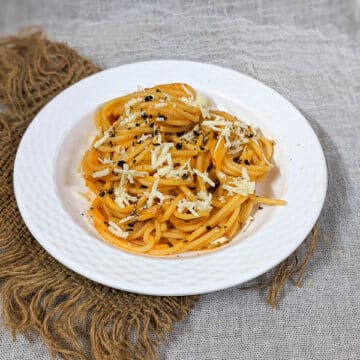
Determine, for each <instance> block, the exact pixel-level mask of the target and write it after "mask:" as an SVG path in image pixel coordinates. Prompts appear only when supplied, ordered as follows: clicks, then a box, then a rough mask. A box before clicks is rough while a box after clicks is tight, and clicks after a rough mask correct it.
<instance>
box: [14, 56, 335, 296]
mask: <svg viewBox="0 0 360 360" xmlns="http://www.w3.org/2000/svg"><path fill="white" fill-rule="evenodd" d="M165 62H166V63H182V64H188V65H189V64H190V65H192V64H195V65H202V66H203V65H205V66H210V67H214V68H220V69H222V70H226V71H230V72H233V73H234V74H236V76H238V75H241V76H243V77H245V78H248V79H250V80H251V81H255V82H256V84H257V85H261V86H262V87H263V88H266V89H267V90H268V91H269V90H270V91H271V92H272V93H274V94H275V95H276V96H278V97H281V99H282V101H285V102H286V103H287V106H289V107H290V108H291V110H292V111H295V112H297V113H298V115H300V117H301V118H302V120H303V125H306V127H307V130H308V131H310V132H312V135H313V140H315V141H316V142H317V144H316V145H317V147H318V149H317V150H320V151H319V152H318V155H319V156H320V157H321V164H319V166H321V167H322V170H323V171H322V175H323V178H322V189H321V190H322V197H321V200H320V201H319V202H318V207H317V209H316V213H315V212H314V214H313V216H312V218H313V219H314V221H312V226H311V227H310V229H307V230H306V234H307V235H308V234H309V233H310V231H311V229H312V227H313V226H314V224H315V223H316V221H317V219H318V218H319V216H320V213H321V210H322V208H323V205H324V202H325V198H326V193H327V186H328V170H327V164H326V157H325V154H324V151H323V149H322V146H321V143H320V140H319V138H318V136H317V135H316V133H315V131H314V129H313V128H312V126H311V124H310V123H309V121H308V120H307V119H306V117H305V116H304V115H303V114H302V113H301V112H300V110H299V109H298V108H297V107H296V106H295V105H294V104H292V102H290V101H289V100H288V99H287V98H285V97H284V96H283V95H281V94H280V93H279V92H278V91H276V90H275V89H273V88H272V87H270V86H268V85H267V84H264V83H263V82H261V81H260V80H257V79H255V78H252V77H251V76H249V75H247V74H244V73H242V72H239V71H237V70H234V69H231V68H227V67H223V66H218V65H214V64H209V63H202V62H196V61H188V60H176V59H170V60H168V59H164V60H149V61H140V62H134V63H128V64H122V65H119V66H116V67H113V68H109V69H105V70H102V71H100V72H97V73H95V74H92V75H90V76H88V77H85V78H84V79H82V80H80V81H78V82H76V83H74V84H72V85H71V86H69V87H68V88H66V89H64V90H63V91H61V92H59V94H57V95H56V96H55V97H54V98H53V99H51V100H50V101H49V102H48V103H47V104H46V105H45V106H44V107H43V108H42V109H41V110H40V111H39V112H38V113H37V114H36V115H35V117H34V118H33V120H32V121H31V122H30V124H29V125H28V127H27V129H26V130H25V132H24V134H23V136H22V139H21V141H20V143H19V146H18V149H17V152H16V156H15V161H14V170H13V186H14V193H15V198H16V202H17V206H18V208H19V211H20V214H21V216H22V219H23V221H24V222H25V224H26V226H27V228H28V229H29V231H30V232H31V234H32V235H33V236H34V238H35V239H36V240H37V242H38V243H39V244H40V245H41V246H42V247H43V248H44V249H45V250H46V251H47V252H48V253H49V254H50V255H51V256H52V257H54V258H55V259H57V260H58V261H59V262H61V263H62V264H63V265H64V266H65V267H67V268H69V269H70V270H72V271H75V272H76V273H79V274H80V275H82V276H84V277H86V278H88V279H90V280H92V281H95V282H98V283H101V284H103V285H105V286H109V287H112V288H117V289H121V290H125V291H129V292H135V293H141V294H147V295H160V296H182V295H195V294H202V293H209V292H213V291H217V290H222V289H225V288H228V287H232V286H236V285H239V284H241V283H244V282H246V281H249V280H251V279H253V278H255V277H257V276H259V275H261V274H263V273H265V272H267V271H268V270H270V269H272V268H273V267H275V266H276V265H277V264H279V263H280V262H281V261H283V260H284V259H285V258H286V257H288V256H289V255H290V254H291V253H292V252H293V251H295V249H296V248H297V247H298V246H299V245H300V244H301V243H302V242H303V241H304V240H305V238H306V236H305V238H304V239H302V240H299V241H298V242H294V243H293V248H292V250H291V252H290V253H288V251H286V253H288V254H286V255H282V256H280V257H281V259H280V260H279V258H280V257H279V258H277V259H276V260H275V261H273V262H272V263H271V264H270V265H266V266H263V267H259V270H257V271H253V273H249V274H248V276H243V277H242V279H241V281H239V282H236V281H234V278H231V279H226V280H223V281H222V283H221V284H222V285H219V284H217V285H215V286H213V287H211V286H209V285H208V284H205V286H202V287H201V286H197V287H196V289H195V288H193V289H191V290H189V291H187V292H184V291H180V292H177V291H172V292H168V291H159V289H158V288H157V287H155V288H152V287H151V286H150V285H149V286H148V287H147V288H146V289H139V288H137V286H131V287H127V286H121V287H118V286H114V284H113V283H111V282H107V281H106V279H103V278H102V277H101V276H100V277H98V276H96V274H92V275H91V276H89V274H88V273H87V272H84V271H83V270H82V269H81V267H77V266H74V265H73V264H71V266H70V265H69V263H68V262H67V260H66V258H64V256H62V254H58V253H57V254H54V253H53V251H52V248H51V246H49V244H48V243H46V242H44V241H42V240H41V238H42V235H41V234H40V233H39V232H38V230H37V229H36V227H34V226H33V222H32V221H31V217H29V216H28V213H27V211H26V209H25V208H24V207H23V204H22V201H21V195H20V188H19V185H18V182H17V176H18V175H17V174H18V171H19V170H18V167H19V157H20V156H21V151H22V144H23V143H24V139H25V138H26V137H27V134H28V133H29V129H30V128H31V126H32V124H33V123H34V122H35V120H36V119H37V118H41V114H42V112H43V110H44V109H45V108H48V107H49V106H51V105H52V104H53V103H54V102H56V101H57V99H58V97H59V96H60V95H62V94H64V93H65V92H67V91H68V90H69V89H71V88H73V87H76V86H78V85H79V84H80V83H84V82H86V81H88V80H89V79H92V78H96V77H101V75H102V74H103V73H104V72H108V71H111V70H114V69H118V68H123V67H126V66H142V65H144V64H164V63H165ZM19 154H20V155H19ZM127 255H129V256H135V257H138V255H133V254H129V253H127ZM152 259H157V260H159V258H152ZM166 261H167V260H166Z"/></svg>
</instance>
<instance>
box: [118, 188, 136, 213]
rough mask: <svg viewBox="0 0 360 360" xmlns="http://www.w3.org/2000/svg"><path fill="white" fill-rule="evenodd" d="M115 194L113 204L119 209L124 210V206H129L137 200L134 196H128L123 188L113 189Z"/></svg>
mask: <svg viewBox="0 0 360 360" xmlns="http://www.w3.org/2000/svg"><path fill="white" fill-rule="evenodd" d="M114 194H115V203H116V204H117V205H118V206H119V207H120V208H124V207H125V206H129V205H131V203H134V202H136V201H137V200H138V198H137V197H136V196H131V195H129V194H128V193H127V192H126V190H125V188H124V187H123V186H121V185H120V186H119V187H117V188H116V189H114Z"/></svg>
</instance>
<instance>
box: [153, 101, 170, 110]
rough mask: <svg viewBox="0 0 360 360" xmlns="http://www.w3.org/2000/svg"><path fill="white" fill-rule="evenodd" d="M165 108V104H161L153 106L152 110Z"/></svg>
mask: <svg viewBox="0 0 360 360" xmlns="http://www.w3.org/2000/svg"><path fill="white" fill-rule="evenodd" d="M165 106H167V104H166V103H163V102H162V103H158V104H155V105H154V108H155V109H160V108H162V107H165Z"/></svg>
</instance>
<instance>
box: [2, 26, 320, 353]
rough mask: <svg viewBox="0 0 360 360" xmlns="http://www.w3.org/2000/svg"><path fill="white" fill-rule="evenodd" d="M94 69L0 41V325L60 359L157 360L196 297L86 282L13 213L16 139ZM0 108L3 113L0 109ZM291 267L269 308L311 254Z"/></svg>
mask: <svg viewBox="0 0 360 360" xmlns="http://www.w3.org/2000/svg"><path fill="white" fill-rule="evenodd" d="M97 71H99V68H98V67H96V66H95V65H93V64H92V63H91V62H89V61H88V60H86V59H84V58H83V57H81V56H80V55H78V54H77V53H76V52H75V51H74V50H72V49H70V48H69V47H68V46H66V45H65V44H62V43H58V42H53V41H49V40H47V39H46V38H45V37H44V36H43V34H42V33H41V32H34V33H30V34H27V35H24V36H18V37H7V38H3V39H0V110H1V112H0V155H1V157H0V170H1V172H0V281H1V292H2V307H3V312H4V318H5V321H6V324H7V325H8V326H9V327H10V328H11V329H12V331H13V334H14V335H15V333H16V332H17V331H36V332H38V333H40V335H41V336H42V337H43V339H44V340H45V341H46V343H47V344H48V346H49V348H50V351H51V353H52V354H53V355H54V356H60V357H62V358H63V359H69V360H70V359H71V360H77V359H84V360H85V359H96V360H110V359H121V360H122V359H125V360H127V359H129V360H130V359H131V360H134V359H139V360H140V359H141V360H142V359H156V358H157V348H158V346H159V344H160V341H161V340H162V338H163V336H164V335H165V334H166V333H167V332H169V331H170V330H171V328H172V326H173V324H174V323H175V322H176V321H179V320H181V319H184V318H185V316H186V315H187V314H188V313H189V311H190V309H191V308H192V307H193V306H194V304H195V302H196V301H197V299H198V297H195V296H185V297H157V296H145V295H137V294H131V293H127V292H124V291H118V290H114V289H110V288H107V287H105V286H102V285H99V284H96V283H93V282H92V281H89V280H87V279H85V278H83V277H81V276H80V275H78V274H75V273H74V272H72V271H70V270H69V269H67V268H65V267H63V266H62V265H61V264H59V263H58V262H57V261H55V260H54V259H53V258H52V257H51V256H50V255H49V254H47V253H46V252H45V251H44V250H43V249H42V247H40V246H39V244H38V243H37V242H36V241H35V240H34V239H33V237H32V236H31V234H30V233H29V231H28V230H27V228H26V226H25V225H24V223H23V222H22V220H21V217H20V214H19V212H18V209H17V206H16V202H15V197H14V193H13V188H12V171H13V163H14V158H15V153H16V149H17V146H18V144H19V142H20V139H21V137H22V135H23V133H24V131H25V129H26V128H27V126H28V125H29V123H30V122H31V120H32V119H33V117H34V116H35V114H36V113H37V112H38V111H39V110H40V109H41V108H42V107H43V106H44V105H45V104H46V103H47V102H48V101H49V100H50V99H52V98H53V97H54V96H55V95H56V94H58V93H59V92H60V91H62V90H63V89H65V88H66V87H68V86H70V85H71V84H73V83H75V82H76V81H78V80H80V79H82V78H84V77H86V76H88V75H90V74H92V73H95V72H97ZM2 105H4V106H3V107H1V106H2ZM316 235H317V232H316V230H314V231H313V234H312V236H311V241H310V246H309V250H308V251H307V255H306V256H305V258H304V260H303V261H302V265H299V264H298V259H297V255H296V254H293V255H292V256H291V257H289V258H288V259H287V260H285V261H284V262H283V263H281V264H280V265H279V266H278V267H277V268H276V270H275V273H274V276H273V278H272V280H271V281H269V283H265V284H258V285H255V286H256V287H268V286H269V293H268V302H269V303H270V304H271V305H272V306H275V305H276V301H277V298H278V296H279V293H280V291H281V290H282V288H283V287H284V285H285V283H286V282H287V280H288V279H290V278H293V277H294V275H295V274H296V273H298V274H299V275H298V280H297V285H299V284H300V281H301V278H302V276H303V274H304V271H305V268H306V265H307V262H308V260H309V259H310V257H311V256H312V253H313V251H314V248H315V244H316Z"/></svg>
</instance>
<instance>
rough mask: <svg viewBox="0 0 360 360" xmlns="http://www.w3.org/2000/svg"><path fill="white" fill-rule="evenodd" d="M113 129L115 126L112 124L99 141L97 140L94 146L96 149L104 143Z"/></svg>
mask: <svg viewBox="0 0 360 360" xmlns="http://www.w3.org/2000/svg"><path fill="white" fill-rule="evenodd" d="M112 131H113V127H112V126H110V127H109V128H108V129H107V130H106V131H105V132H104V135H103V136H102V137H101V138H100V139H99V140H97V141H95V143H94V145H93V147H94V148H95V149H96V148H98V147H99V146H100V145H102V144H103V143H104V142H105V141H106V140H107V139H108V138H109V137H110V135H111V133H112Z"/></svg>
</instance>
